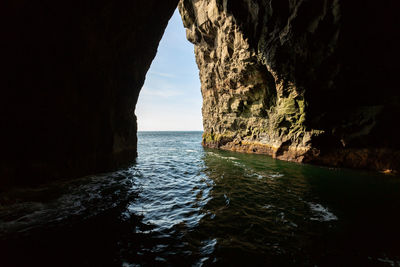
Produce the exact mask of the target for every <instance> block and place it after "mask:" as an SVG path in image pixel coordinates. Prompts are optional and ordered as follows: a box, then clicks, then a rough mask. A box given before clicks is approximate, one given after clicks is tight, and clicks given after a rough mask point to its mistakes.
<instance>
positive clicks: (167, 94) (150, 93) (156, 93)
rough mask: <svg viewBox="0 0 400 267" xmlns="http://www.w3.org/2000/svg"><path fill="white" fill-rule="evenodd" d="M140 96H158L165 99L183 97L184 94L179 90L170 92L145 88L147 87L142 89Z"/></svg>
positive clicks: (168, 90)
mask: <svg viewBox="0 0 400 267" xmlns="http://www.w3.org/2000/svg"><path fill="white" fill-rule="evenodd" d="M140 94H141V95H145V96H158V97H163V98H168V97H173V96H178V95H182V93H181V92H179V91H177V90H170V89H164V90H154V89H150V88H145V87H144V88H143V89H142V91H141V93H140Z"/></svg>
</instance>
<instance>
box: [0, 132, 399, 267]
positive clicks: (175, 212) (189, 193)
mask: <svg viewBox="0 0 400 267" xmlns="http://www.w3.org/2000/svg"><path fill="white" fill-rule="evenodd" d="M138 136H139V143H138V153H139V157H138V160H137V163H136V164H135V165H133V166H132V167H130V168H127V169H124V170H121V171H118V172H113V173H108V174H104V175H98V176H92V177H85V178H82V179H77V180H74V181H70V182H64V183H58V184H57V183H56V184H52V185H46V186H45V187H43V188H41V189H35V190H33V189H31V190H28V189H27V190H26V191H21V192H13V193H7V194H8V195H4V194H3V195H2V196H0V197H1V198H0V199H6V198H7V199H14V200H15V201H14V202H10V201H8V202H7V204H4V205H3V206H0V237H1V238H0V241H1V240H3V241H4V243H3V244H7V247H5V249H4V250H5V251H7V253H5V255H6V257H9V259H11V258H12V257H13V259H14V260H15V258H18V257H16V256H15V255H18V253H19V252H20V251H21V247H22V248H23V247H24V244H25V243H27V244H31V243H29V242H27V240H28V239H22V238H21V241H20V242H19V241H18V240H19V239H18V238H17V239H12V240H14V241H13V242H15V246H14V248H15V251H14V250H12V246H10V245H9V244H10V240H11V235H12V236H15V234H16V235H17V237H19V235H18V233H28V234H29V233H31V234H30V239H32V238H31V237H32V236H33V237H36V238H37V240H46V239H48V240H51V242H59V243H58V244H62V243H64V244H69V245H70V246H69V248H74V249H75V254H76V255H81V257H83V256H82V254H79V253H80V252H79V251H85V253H86V254H85V256H84V257H88V258H87V262H95V263H99V264H94V265H101V264H104V263H105V262H106V263H110V264H109V265H120V266H121V265H122V266H142V265H182V264H184V265H193V266H201V265H213V264H217V265H228V266H231V265H247V266H250V265H260V264H262V265H271V266H287V265H292V266H313V265H318V266H323V265H340V264H342V263H343V262H346V263H349V265H353V266H368V264H371V263H373V264H389V265H392V266H393V264H396V263H397V262H400V258H399V257H400V256H399V252H398V251H400V249H399V246H398V240H400V234H399V230H398V225H399V223H400V219H399V218H398V217H399V216H396V215H395V214H397V213H398V207H400V196H399V194H398V189H399V188H400V187H399V186H400V183H399V181H398V180H394V179H393V180H389V179H386V180H385V181H384V182H382V179H381V178H382V177H372V176H371V175H370V174H363V173H359V172H351V171H341V170H329V169H326V168H320V167H313V166H307V165H299V164H292V163H286V162H281V161H276V160H273V159H271V158H269V157H266V156H261V155H246V154H240V153H231V152H227V151H216V150H204V149H203V148H202V147H201V144H200V141H201V133H154V132H153V133H139V134H138ZM378 181H381V182H378ZM381 192H383V193H381ZM46 195H47V196H48V197H44V196H46ZM354 200H357V201H354ZM320 203H323V204H320ZM339 218H340V220H339ZM374 218H379V219H374ZM52 226H56V228H54V227H52ZM49 229H60V230H55V232H53V230H49ZM99 229H101V230H99ZM63 232H66V233H68V234H65V235H64V236H62V233H63ZM33 233H36V234H33ZM46 233H49V234H46ZM52 236H55V237H57V238H56V239H52ZM13 238H14V237H13ZM55 240H56V241H55ZM72 240H73V241H72ZM76 240H79V242H76ZM104 240H106V242H105V241H104ZM35 244H36V243H35ZM71 244H73V246H71ZM25 246H28V245H25ZM56 247H57V246H54V250H53V251H52V254H51V253H50V254H49V255H53V254H54V255H55V257H56V256H57V257H60V252H59V251H57V250H56ZM60 247H62V245H60ZM26 248H27V247H26ZM29 249H30V250H32V255H34V253H36V254H37V255H40V253H39V252H40V251H41V250H40V249H41V247H40V246H37V250H36V251H35V246H32V245H29ZM25 250H28V249H25ZM91 250H92V253H90V252H91ZM28 251H29V250H28ZM36 254H35V255H36ZM7 255H10V256H7ZM13 255H14V256H13ZM32 255H31V257H34V256H32ZM61 255H62V254H61ZM73 256H74V253H70V254H69V257H70V258H71V257H73ZM27 258H28V257H27ZM61 258H62V257H61ZM64 258H65V259H68V257H64ZM21 260H23V259H21ZM71 260H72V258H71ZM116 263H117V264H116ZM0 265H1V260H0Z"/></svg>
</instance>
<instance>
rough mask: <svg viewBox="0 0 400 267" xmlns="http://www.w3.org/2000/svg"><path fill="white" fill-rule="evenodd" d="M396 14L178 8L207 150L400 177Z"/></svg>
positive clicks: (199, 3) (384, 6)
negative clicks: (190, 47)
mask: <svg viewBox="0 0 400 267" xmlns="http://www.w3.org/2000/svg"><path fill="white" fill-rule="evenodd" d="M396 6H397V4H396V3H395V1H391V2H390V3H378V2H376V1H370V0H368V1H364V0H354V1H345V0H333V1H328V0H309V1H306V0H293V1H288V0H265V1H261V0H241V1H237V0H181V1H180V3H179V10H180V13H181V15H182V19H183V22H184V26H185V27H186V29H187V38H188V40H189V41H190V42H192V43H193V44H194V45H195V54H196V61H197V64H198V67H199V70H200V80H201V91H202V95H203V101H204V102H203V110H202V112H203V124H204V131H205V132H204V135H203V144H204V146H206V147H213V148H221V149H228V150H234V151H243V152H252V153H263V154H269V155H272V156H273V157H276V158H278V159H284V160H290V161H296V162H315V163H320V164H327V165H331V166H349V167H358V168H369V169H379V170H381V169H382V170H384V169H389V170H392V169H393V170H396V169H397V170H398V169H400V168H399V167H400V153H399V151H400V149H399V148H400V142H399V140H400V139H399V138H398V137H397V134H396V131H395V128H396V127H397V126H398V124H399V120H400V119H399V118H400V105H399V102H400V101H399V90H398V85H397V78H396V75H397V73H398V71H399V68H398V64H397V63H398V55H399V53H398V51H397V50H398V48H399V47H400V46H399V40H400V38H399V31H398V29H397V27H398V23H397V16H398V15H397V11H396V10H397V8H396Z"/></svg>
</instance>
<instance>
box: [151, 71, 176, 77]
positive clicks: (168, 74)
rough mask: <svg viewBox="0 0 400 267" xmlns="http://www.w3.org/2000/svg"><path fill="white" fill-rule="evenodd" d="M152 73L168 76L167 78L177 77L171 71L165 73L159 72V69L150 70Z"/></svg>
mask: <svg viewBox="0 0 400 267" xmlns="http://www.w3.org/2000/svg"><path fill="white" fill-rule="evenodd" d="M150 74H154V75H157V76H161V77H166V78H175V77H176V76H175V75H173V74H171V73H164V72H157V71H150Z"/></svg>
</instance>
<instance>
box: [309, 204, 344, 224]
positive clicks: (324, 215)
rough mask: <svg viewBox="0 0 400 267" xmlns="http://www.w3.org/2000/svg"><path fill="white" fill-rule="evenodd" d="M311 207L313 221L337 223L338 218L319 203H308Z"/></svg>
mask: <svg viewBox="0 0 400 267" xmlns="http://www.w3.org/2000/svg"><path fill="white" fill-rule="evenodd" d="M307 204H308V205H309V206H310V209H311V211H312V212H313V215H314V217H311V220H313V221H320V222H329V221H336V220H338V217H337V216H336V215H335V214H333V213H332V212H330V211H329V209H328V208H326V207H324V206H322V205H321V204H318V203H312V202H308V203H307Z"/></svg>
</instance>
